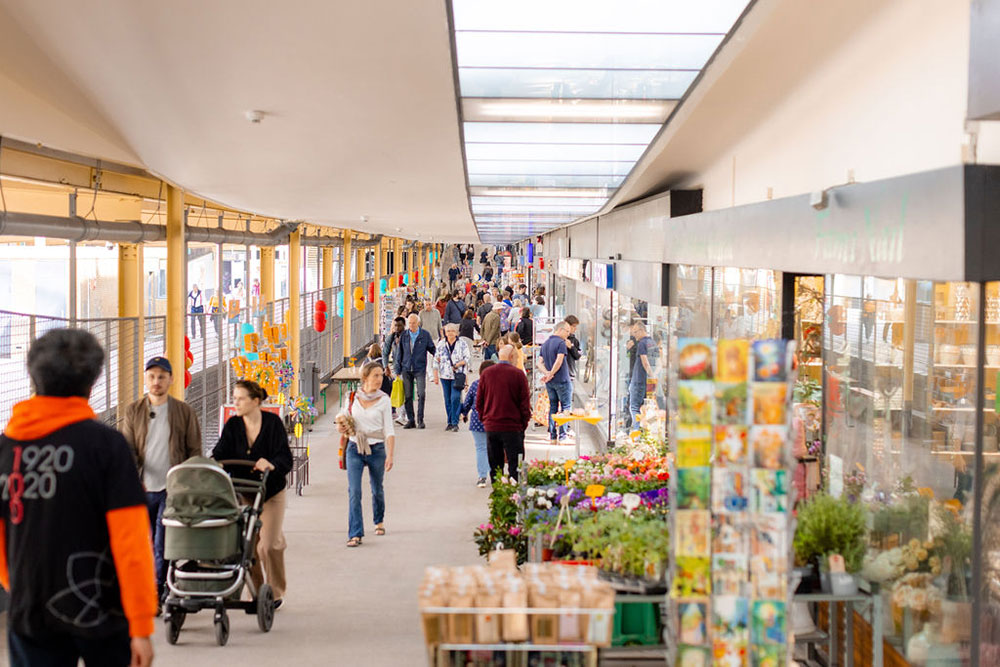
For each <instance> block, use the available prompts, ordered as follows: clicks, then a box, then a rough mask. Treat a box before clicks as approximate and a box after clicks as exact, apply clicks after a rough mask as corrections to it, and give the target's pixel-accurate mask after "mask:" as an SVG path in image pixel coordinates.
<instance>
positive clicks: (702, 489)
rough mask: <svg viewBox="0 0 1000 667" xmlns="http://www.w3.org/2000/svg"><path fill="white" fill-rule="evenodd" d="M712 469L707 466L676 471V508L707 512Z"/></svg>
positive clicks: (710, 493) (710, 492)
mask: <svg viewBox="0 0 1000 667" xmlns="http://www.w3.org/2000/svg"><path fill="white" fill-rule="evenodd" d="M711 474H712V469H711V468H710V467H708V466H700V467H697V468H678V469H677V507H678V509H682V510H707V509H708V508H709V506H710V502H711V495H712V477H711Z"/></svg>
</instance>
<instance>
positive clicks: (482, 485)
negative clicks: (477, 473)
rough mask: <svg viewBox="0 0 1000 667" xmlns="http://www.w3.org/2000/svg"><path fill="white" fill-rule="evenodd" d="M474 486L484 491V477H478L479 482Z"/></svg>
mask: <svg viewBox="0 0 1000 667" xmlns="http://www.w3.org/2000/svg"><path fill="white" fill-rule="evenodd" d="M476 486H478V487H479V488H480V489H485V488H486V478H485V477H480V478H479V481H478V482H476Z"/></svg>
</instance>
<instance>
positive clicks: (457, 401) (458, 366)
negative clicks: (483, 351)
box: [434, 324, 472, 433]
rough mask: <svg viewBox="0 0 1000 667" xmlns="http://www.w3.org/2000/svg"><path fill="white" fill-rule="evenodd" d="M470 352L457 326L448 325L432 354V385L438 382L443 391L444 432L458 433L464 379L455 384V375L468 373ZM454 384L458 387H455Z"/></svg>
mask: <svg viewBox="0 0 1000 667" xmlns="http://www.w3.org/2000/svg"><path fill="white" fill-rule="evenodd" d="M471 359H472V351H471V350H470V349H469V344H468V343H467V342H466V341H465V339H464V338H459V337H458V325H457V324H449V325H447V326H446V327H445V328H444V338H443V339H441V340H439V341H438V343H437V349H436V351H435V353H434V384H438V383H439V382H440V384H441V387H442V389H443V390H444V408H445V411H446V412H447V413H448V425H447V426H446V427H445V429H444V430H446V431H455V432H456V433H457V432H458V417H459V411H460V410H461V408H462V390H463V389H465V383H464V379H463V381H462V382H460V383H456V382H455V373H456V372H457V373H462V374H465V373H468V372H469V361H470V360H471ZM456 384H457V385H458V386H456Z"/></svg>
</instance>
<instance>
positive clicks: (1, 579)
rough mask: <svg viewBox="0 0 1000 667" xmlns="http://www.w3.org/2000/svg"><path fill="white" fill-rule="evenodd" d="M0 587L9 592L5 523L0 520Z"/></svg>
mask: <svg viewBox="0 0 1000 667" xmlns="http://www.w3.org/2000/svg"><path fill="white" fill-rule="evenodd" d="M0 585H2V586H3V587H4V588H5V589H7V590H8V591H9V590H10V569H9V568H8V567H7V522H6V521H4V520H3V519H0Z"/></svg>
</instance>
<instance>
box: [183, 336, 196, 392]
mask: <svg viewBox="0 0 1000 667" xmlns="http://www.w3.org/2000/svg"><path fill="white" fill-rule="evenodd" d="M188 359H190V360H191V361H190V362H189V361H188ZM193 363H194V355H193V354H191V339H190V338H188V337H187V336H184V388H185V389H187V388H188V387H190V386H191V371H189V370H188V369H189V368H191V364H193Z"/></svg>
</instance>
